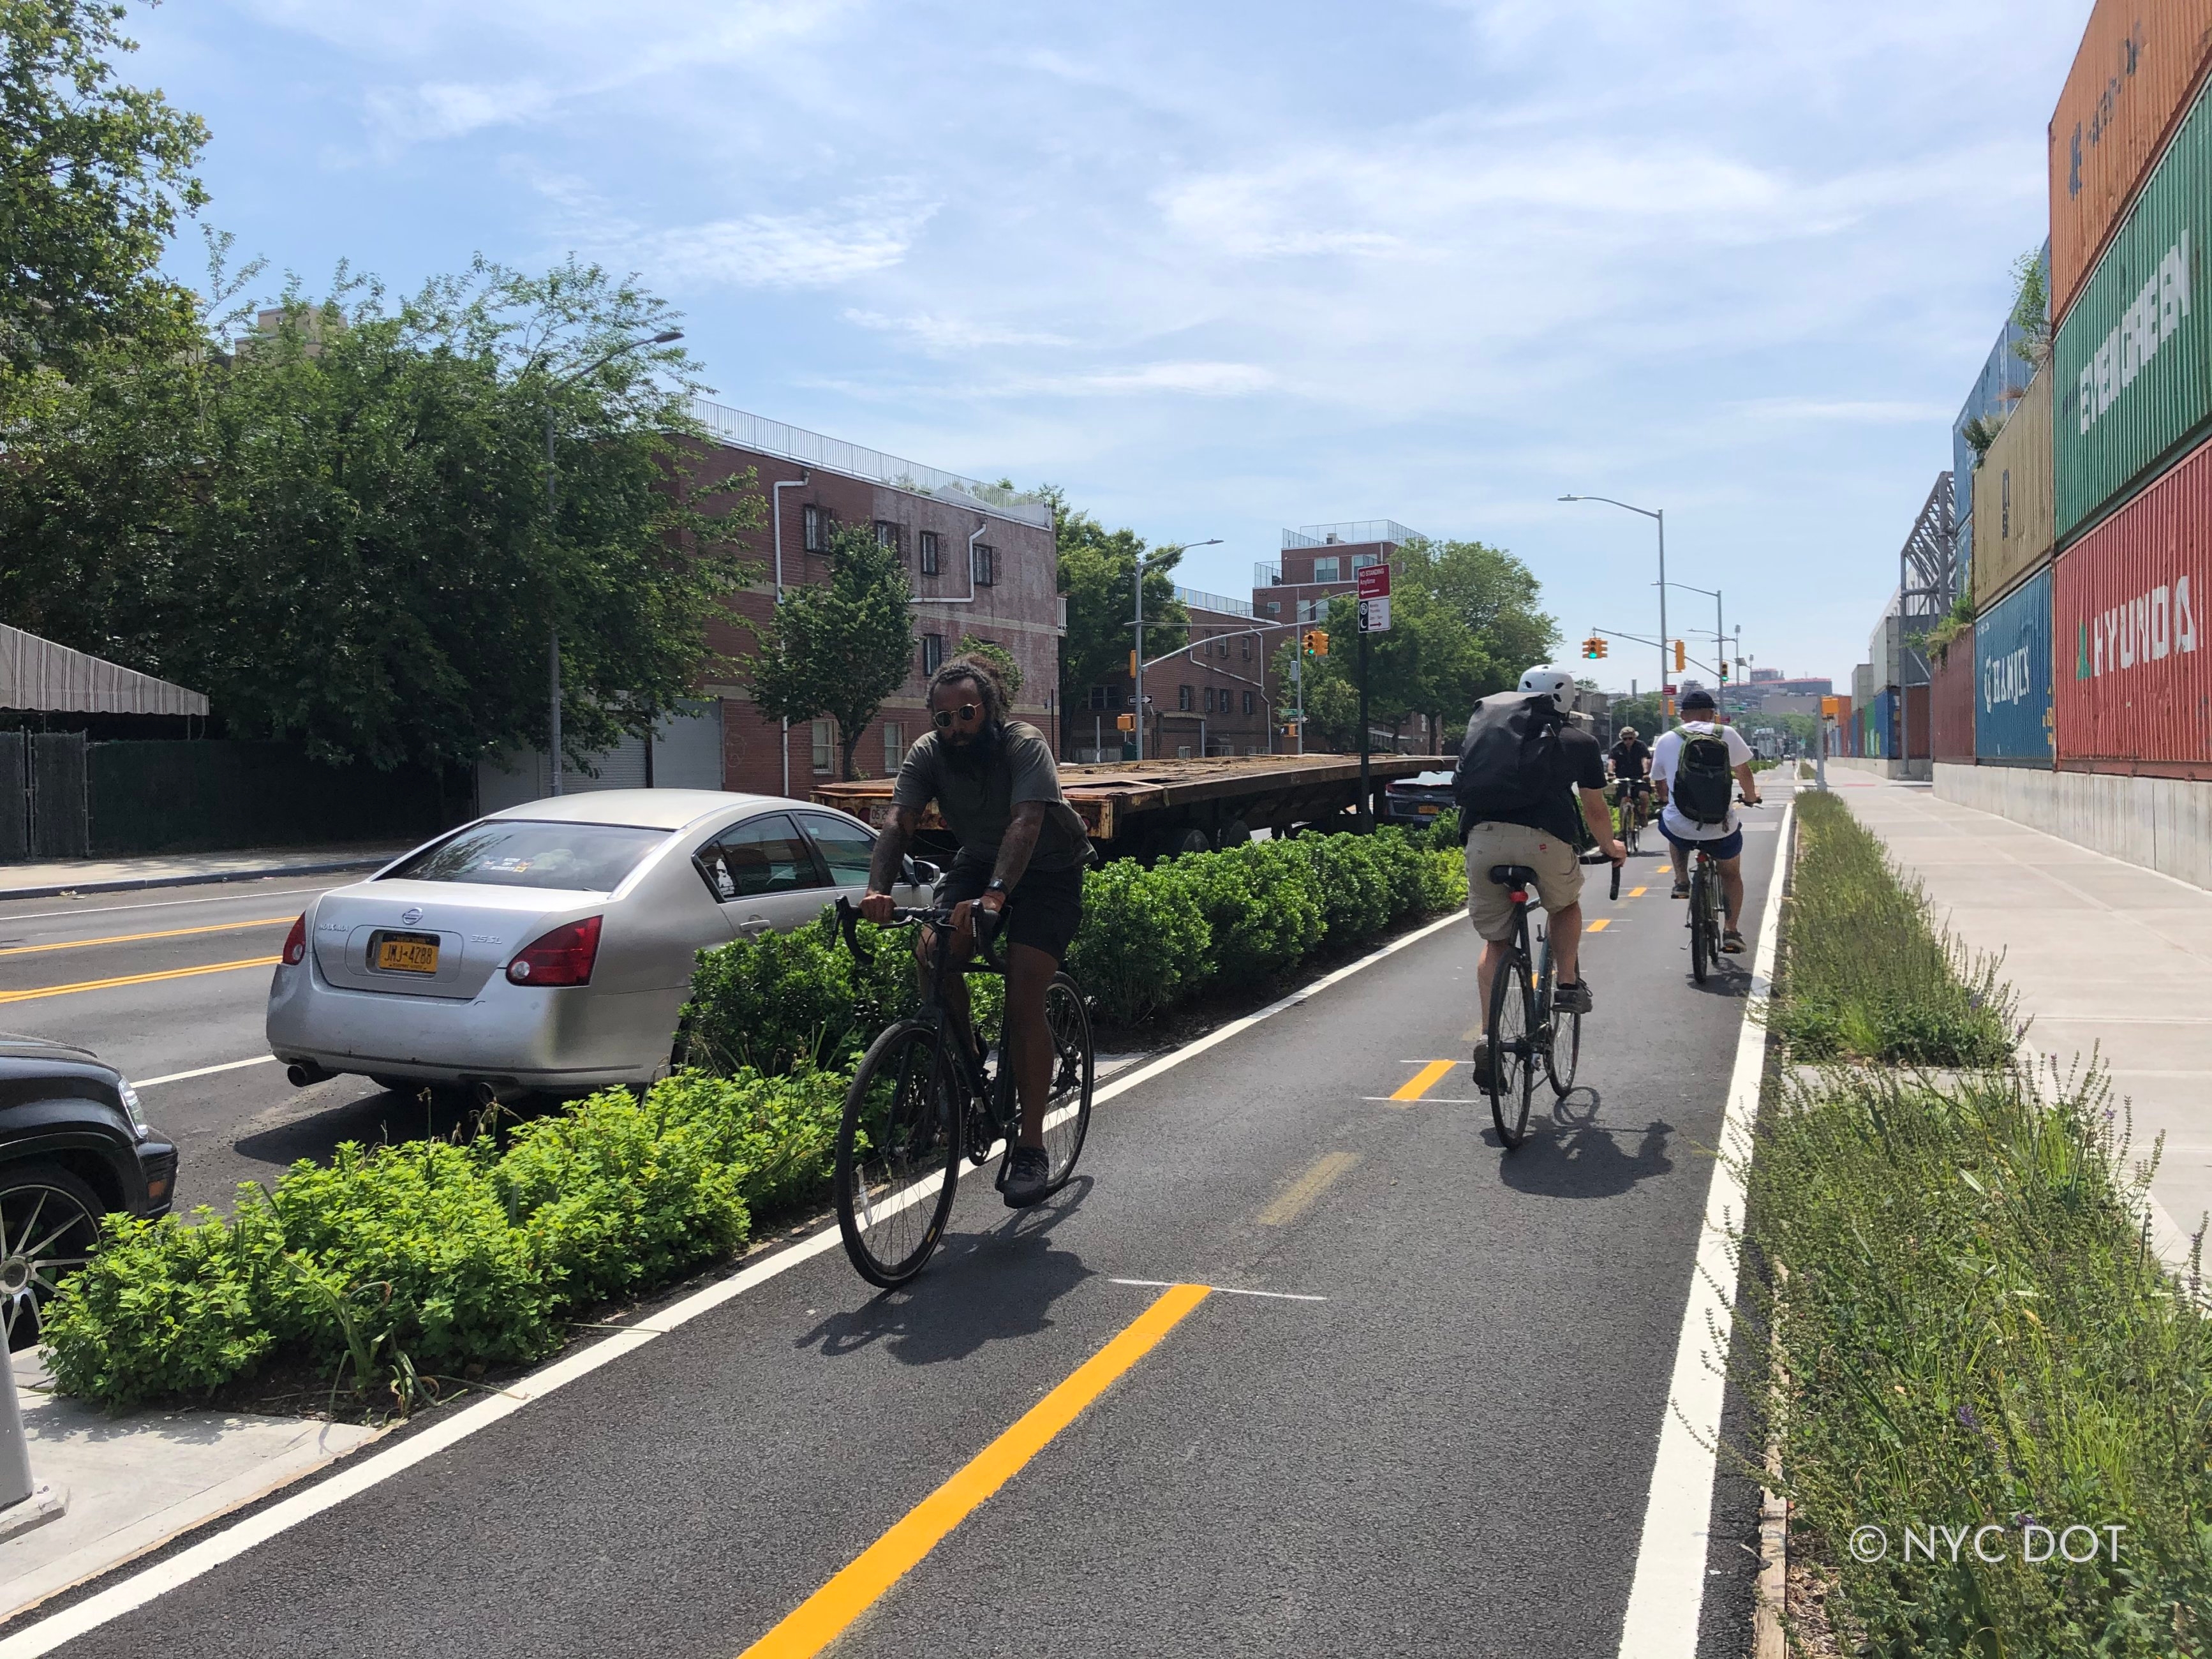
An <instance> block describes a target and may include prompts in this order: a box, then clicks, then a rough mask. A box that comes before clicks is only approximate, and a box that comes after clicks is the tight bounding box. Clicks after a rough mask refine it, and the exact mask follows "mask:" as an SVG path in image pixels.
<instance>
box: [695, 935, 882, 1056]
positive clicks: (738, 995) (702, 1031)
mask: <svg viewBox="0 0 2212 1659" xmlns="http://www.w3.org/2000/svg"><path fill="white" fill-rule="evenodd" d="M860 940H861V946H862V948H863V949H864V950H866V949H872V952H873V954H872V961H871V965H869V966H866V967H863V966H862V965H861V964H860V962H859V961H857V960H856V959H855V958H854V956H853V954H852V952H851V951H848V950H847V949H846V948H845V944H844V941H843V939H841V938H840V937H839V936H838V932H837V925H836V913H835V912H834V911H832V910H829V909H827V908H825V909H824V910H823V913H822V915H821V917H820V918H819V919H818V920H817V921H815V922H814V923H813V924H812V925H811V926H809V927H801V928H799V929H797V930H796V931H795V932H793V933H764V934H763V935H762V936H761V937H760V938H758V939H738V940H736V941H734V942H733V943H732V944H729V945H719V946H717V947H715V948H714V949H713V950H708V951H701V952H700V953H699V960H698V962H697V963H696V965H695V966H694V968H693V969H692V974H691V997H690V1001H688V1002H687V1003H686V1004H685V1005H684V1027H683V1029H684V1038H685V1042H686V1045H687V1048H688V1051H689V1054H690V1058H691V1059H692V1060H693V1061H694V1062H695V1063H697V1064H702V1065H705V1066H709V1067H711V1068H712V1069H714V1070H715V1071H718V1072H726V1073H734V1072H738V1071H740V1070H743V1069H745V1068H747V1067H750V1068H752V1069H755V1070H757V1071H760V1072H763V1073H778V1072H788V1071H795V1070H798V1069H799V1068H801V1067H805V1066H812V1067H823V1066H850V1065H851V1064H852V1062H853V1061H854V1060H856V1059H858V1057H859V1056H860V1053H861V1051H862V1050H863V1049H865V1048H866V1046H867V1045H868V1043H869V1042H872V1040H873V1039H874V1037H875V1035H876V1033H877V1032H878V1031H879V1030H882V1029H883V1028H884V1026H885V1025H888V1024H890V1023H891V1021H893V1020H895V1019H898V1018H902V1017H904V1016H905V1015H907V1014H908V1013H910V1012H913V1011H914V1010H915V1008H917V1007H918V1006H920V1005H921V991H920V988H919V986H918V984H917V982H916V981H915V975H914V936H913V934H912V933H911V931H909V930H906V929H896V928H894V929H883V930H878V929H877V928H875V927H870V926H869V925H868V924H866V923H865V922H863V923H861V924H860Z"/></svg>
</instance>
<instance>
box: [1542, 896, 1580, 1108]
mask: <svg viewBox="0 0 2212 1659" xmlns="http://www.w3.org/2000/svg"><path fill="white" fill-rule="evenodd" d="M1538 950H1539V952H1540V955H1541V961H1542V963H1543V965H1542V966H1541V968H1539V969H1537V970H1536V984H1537V986H1538V987H1539V989H1538V998H1539V1000H1541V1002H1542V1003H1543V1005H1544V1006H1545V1009H1546V1011H1547V1012H1548V1014H1549V1015H1550V1018H1548V1019H1547V1020H1546V1021H1545V1023H1544V1033H1543V1036H1544V1043H1543V1047H1544V1075H1545V1077H1547V1079H1550V1081H1551V1085H1552V1092H1553V1094H1555V1095H1558V1096H1560V1097H1565V1094H1566V1092H1567V1091H1568V1090H1570V1089H1571V1088H1573V1087H1574V1086H1575V1067H1576V1066H1578V1065H1580V1064H1581V1063H1582V1057H1583V1017H1582V1016H1581V1015H1580V1014H1577V1013H1574V1012H1563V1011H1562V1010H1561V1009H1560V1007H1559V999H1558V998H1557V997H1556V996H1554V995H1553V989H1554V988H1555V987H1556V985H1557V982H1558V974H1559V970H1558V969H1557V968H1556V967H1554V966H1553V961H1552V941H1551V939H1550V938H1549V937H1548V936H1547V938H1546V939H1545V940H1544V942H1543V944H1542V945H1540V946H1539V947H1538Z"/></svg>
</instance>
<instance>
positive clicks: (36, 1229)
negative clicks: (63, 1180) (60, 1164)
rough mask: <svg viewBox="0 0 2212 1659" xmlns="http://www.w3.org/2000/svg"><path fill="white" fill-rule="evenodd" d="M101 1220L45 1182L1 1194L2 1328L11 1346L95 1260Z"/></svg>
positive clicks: (0, 1276) (0, 1313)
mask: <svg viewBox="0 0 2212 1659" xmlns="http://www.w3.org/2000/svg"><path fill="white" fill-rule="evenodd" d="M99 1231H100V1222H99V1219H98V1218H96V1217H94V1216H93V1215H91V1214H89V1213H88V1212H86V1210H85V1208H84V1206H82V1204H81V1203H79V1202H78V1200H77V1199H76V1196H75V1195H74V1194H70V1193H69V1192H68V1191H66V1190H64V1188H59V1187H55V1186H50V1185H48V1184H47V1183H46V1182H31V1183H30V1184H29V1185H27V1186H21V1187H15V1188H9V1190H8V1191H7V1192H6V1193H4V1194H0V1332H4V1334H5V1339H6V1340H7V1341H8V1342H9V1346H13V1344H14V1340H15V1332H16V1329H17V1327H18V1326H19V1324H20V1323H21V1322H22V1321H23V1320H25V1319H29V1320H30V1321H31V1322H32V1326H33V1329H35V1328H37V1322H38V1315H39V1307H40V1304H42V1303H43V1302H45V1301H46V1298H47V1297H50V1296H52V1294H53V1293H54V1291H56V1290H57V1289H58V1288H59V1287H60V1285H61V1281H62V1280H63V1279H64V1278H66V1277H67V1276H68V1275H69V1274H70V1273H73V1272H74V1271H76V1269H77V1268H79V1267H82V1266H84V1264H85V1263H86V1262H87V1261H90V1260H91V1258H92V1245H93V1241H94V1238H95V1237H98V1234H99Z"/></svg>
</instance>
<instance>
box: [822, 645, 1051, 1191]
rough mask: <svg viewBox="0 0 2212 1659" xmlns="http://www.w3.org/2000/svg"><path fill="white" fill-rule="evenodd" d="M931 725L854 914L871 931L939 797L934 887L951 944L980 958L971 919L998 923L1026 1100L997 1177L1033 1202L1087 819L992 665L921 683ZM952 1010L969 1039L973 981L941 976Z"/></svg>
mask: <svg viewBox="0 0 2212 1659" xmlns="http://www.w3.org/2000/svg"><path fill="white" fill-rule="evenodd" d="M929 719H930V725H931V727H932V729H931V730H930V731H928V732H924V733H923V734H922V735H921V737H920V738H917V739H916V740H915V744H914V746H913V747H912V748H910V749H908V750H907V752H906V763H905V764H903V765H902V766H901V767H900V768H899V775H898V782H897V784H896V786H895V787H893V789H892V792H891V817H890V823H887V824H885V825H884V833H883V834H882V835H881V836H878V838H877V840H876V850H875V856H874V858H873V859H872V860H871V861H870V863H869V866H868V890H867V891H866V893H865V894H864V895H862V896H861V899H860V914H861V915H863V916H865V917H866V918H867V919H868V920H869V921H872V922H875V923H877V924H878V926H880V925H882V924H883V923H884V922H887V921H890V919H891V912H892V910H893V908H895V902H894V901H893V899H892V898H891V891H890V890H891V889H892V887H893V886H895V885H896V884H897V882H898V880H899V871H900V868H901V861H902V860H903V859H904V857H905V855H906V849H907V844H908V842H910V841H912V840H913V838H914V832H915V828H916V826H917V825H918V824H919V823H921V811H922V809H923V808H924V807H926V806H927V805H929V803H930V802H931V801H933V800H934V801H935V802H936V803H937V810H938V811H939V812H941V813H942V814H943V815H944V817H945V823H947V824H948V825H949V826H951V830H952V833H953V835H954V836H957V837H958V838H959V842H960V852H959V854H958V855H957V857H956V858H955V859H954V860H953V861H952V868H951V872H948V873H947V874H946V876H945V879H944V881H943V883H942V884H940V885H939V888H938V902H939V903H940V904H944V903H950V904H951V906H952V925H953V929H954V931H953V934H952V939H953V950H954V951H955V952H956V953H957V955H958V957H960V959H961V960H962V961H963V962H964V961H966V960H967V959H968V958H969V957H971V956H973V955H974V954H975V926H976V922H977V917H976V913H977V912H978V911H981V912H983V913H984V914H985V915H987V916H988V917H989V918H990V920H989V921H988V922H987V923H985V924H984V925H985V926H990V927H995V926H998V925H1000V918H1002V917H1003V919H1004V921H1003V926H1004V928H1005V932H1006V944H1007V950H1006V1039H1007V1044H1006V1054H1007V1059H1008V1060H1009V1061H1010V1062H1011V1064H1012V1067H1013V1073H1014V1085H1015V1087H1016V1089H1017V1091H1018V1092H1019V1095H1020V1097H1021V1103H1022V1127H1021V1133H1019V1134H1018V1136H1017V1137H1016V1138H1015V1141H1014V1153H1013V1158H1012V1160H1011V1164H1010V1167H1009V1169H1008V1170H1007V1172H1006V1202H1007V1203H1008V1204H1009V1205H1011V1206H1013V1207H1014V1208H1016V1209H1021V1208H1024V1207H1026V1206H1029V1205H1031V1204H1035V1203H1036V1202H1037V1201H1038V1200H1040V1199H1042V1197H1043V1196H1044V1195H1045V1191H1046V1189H1047V1188H1048V1187H1049V1186H1050V1184H1051V1181H1052V1164H1051V1160H1050V1159H1049V1158H1048V1157H1047V1156H1046V1154H1045V1148H1044V1114H1045V1103H1046V1101H1047V1100H1048V1097H1049V1096H1050V1093H1051V1088H1052V1060H1053V1046H1052V1034H1051V1032H1050V1030H1048V1028H1047V1026H1046V1024H1045V1016H1044V1004H1045V990H1046V987H1048V986H1049V985H1050V984H1051V983H1052V976H1053V975H1054V974H1055V973H1057V972H1058V971H1059V969H1060V958H1061V957H1064V956H1066V954H1067V947H1068V944H1069V942H1070V941H1071V940H1073V939H1074V937H1075V930H1076V927H1077V926H1078V925H1079V923H1080V922H1081V921H1082V920H1083V867H1084V865H1085V863H1086V862H1087V861H1088V860H1089V856H1090V852H1091V842H1090V837H1089V836H1088V835H1087V834H1086V833H1085V829H1084V828H1083V820H1082V819H1081V818H1080V817H1077V816H1076V812H1075V809H1074V808H1073V807H1072V806H1070V805H1068V804H1067V797H1066V795H1064V794H1062V793H1060V766H1059V763H1057V762H1056V761H1054V758H1053V754H1052V745H1051V744H1048V743H1047V742H1046V741H1045V738H1044V734H1043V733H1042V732H1039V731H1038V730H1037V729H1036V727H1035V726H1030V725H1028V724H1026V723H1024V722H1023V721H1021V720H1009V719H1008V718H1007V715H1006V688H1005V687H1004V686H1003V685H1002V684H1000V681H999V677H998V675H997V673H996V672H995V671H994V670H993V669H992V667H991V665H990V664H989V663H987V662H985V661H983V660H982V659H979V658H975V657H966V656H963V657H955V658H953V659H952V660H951V661H950V662H948V663H946V664H945V665H944V666H943V667H942V668H939V670H938V671H937V672H936V673H935V674H933V675H932V676H931V677H930V681H929ZM920 948H921V952H922V963H921V968H922V973H923V975H924V976H925V978H924V983H925V984H927V975H929V973H930V971H931V969H930V966H929V961H928V955H927V953H928V951H929V949H930V936H929V935H928V934H927V933H924V934H923V935H922V936H921V941H920ZM945 991H946V1002H947V1004H948V1005H949V1012H951V1015H952V1017H953V1018H954V1020H955V1021H957V1024H958V1026H959V1029H960V1030H961V1032H962V1034H963V1036H964V1037H966V1039H967V1040H968V1042H969V1043H970V1044H971V1045H972V1044H973V1043H974V1042H975V1034H974V1033H975V1028H974V1027H973V1025H972V1024H970V1023H969V1009H968V986H967V981H965V980H964V979H962V978H960V977H959V976H957V975H952V976H949V977H948V978H947V980H946V983H945Z"/></svg>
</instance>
